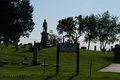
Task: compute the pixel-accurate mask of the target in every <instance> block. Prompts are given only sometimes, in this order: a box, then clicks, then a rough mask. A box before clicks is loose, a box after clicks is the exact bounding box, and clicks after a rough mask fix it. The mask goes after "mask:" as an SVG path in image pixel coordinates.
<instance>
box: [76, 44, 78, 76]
mask: <svg viewBox="0 0 120 80" xmlns="http://www.w3.org/2000/svg"><path fill="white" fill-rule="evenodd" d="M76 70H77V71H76V75H79V44H77V69H76Z"/></svg>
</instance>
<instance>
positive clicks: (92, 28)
mask: <svg viewBox="0 0 120 80" xmlns="http://www.w3.org/2000/svg"><path fill="white" fill-rule="evenodd" d="M85 20H86V30H85V36H84V38H85V39H84V41H85V42H88V50H89V47H90V42H91V41H95V39H96V37H97V30H96V19H95V15H94V14H91V15H90V16H86V18H85Z"/></svg>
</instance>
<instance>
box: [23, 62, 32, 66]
mask: <svg viewBox="0 0 120 80" xmlns="http://www.w3.org/2000/svg"><path fill="white" fill-rule="evenodd" d="M22 65H30V62H23V63H22Z"/></svg>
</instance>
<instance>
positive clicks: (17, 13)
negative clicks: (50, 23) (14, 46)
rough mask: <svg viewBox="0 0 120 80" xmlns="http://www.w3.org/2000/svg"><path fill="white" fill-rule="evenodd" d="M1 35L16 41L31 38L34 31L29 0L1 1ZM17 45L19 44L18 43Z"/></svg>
mask: <svg viewBox="0 0 120 80" xmlns="http://www.w3.org/2000/svg"><path fill="white" fill-rule="evenodd" d="M0 10H1V12H0V35H1V36H3V37H4V38H9V39H10V38H12V39H14V41H18V39H19V38H20V37H21V36H22V37H29V35H30V32H32V30H33V29H34V22H33V19H32V12H33V7H32V6H31V5H30V1H29V0H0ZM16 43H17V42H16Z"/></svg>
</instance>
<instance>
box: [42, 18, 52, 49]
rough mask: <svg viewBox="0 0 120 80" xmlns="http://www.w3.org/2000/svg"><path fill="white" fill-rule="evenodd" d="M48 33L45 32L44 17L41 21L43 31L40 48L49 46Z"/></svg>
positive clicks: (45, 23)
mask: <svg viewBox="0 0 120 80" xmlns="http://www.w3.org/2000/svg"><path fill="white" fill-rule="evenodd" d="M48 34H49V33H47V22H46V19H45V20H44V22H43V32H42V33H41V47H42V48H51V46H50V44H49V43H48Z"/></svg>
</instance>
